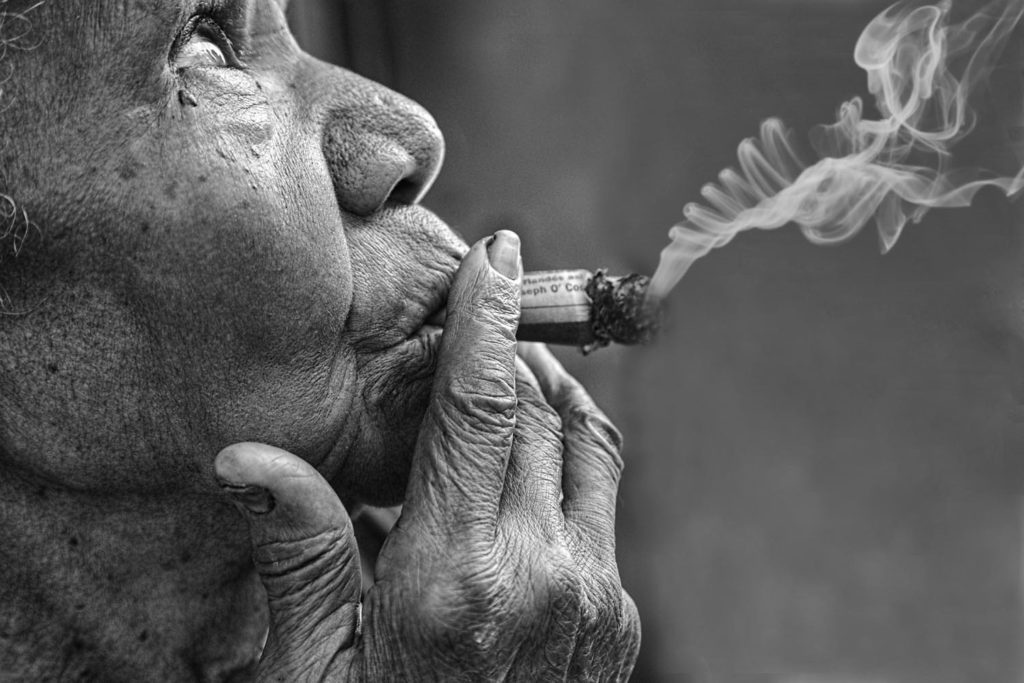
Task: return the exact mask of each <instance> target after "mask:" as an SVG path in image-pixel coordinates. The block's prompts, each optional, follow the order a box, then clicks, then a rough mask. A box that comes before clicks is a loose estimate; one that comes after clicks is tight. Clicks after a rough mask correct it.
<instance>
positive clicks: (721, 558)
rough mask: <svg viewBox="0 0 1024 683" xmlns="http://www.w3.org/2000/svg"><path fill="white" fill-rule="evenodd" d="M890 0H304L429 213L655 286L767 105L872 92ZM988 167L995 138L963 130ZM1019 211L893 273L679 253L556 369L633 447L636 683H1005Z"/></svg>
mask: <svg viewBox="0 0 1024 683" xmlns="http://www.w3.org/2000/svg"><path fill="white" fill-rule="evenodd" d="M885 6H886V3H879V2H867V1H865V2H856V1H854V0H847V1H845V2H843V1H839V0H835V1H831V2H827V1H825V0H806V1H804V2H798V1H796V0H788V1H783V0H776V1H774V2H768V1H766V0H747V1H745V2H740V1H737V0H719V1H714V0H661V1H658V0H633V1H631V2H628V3H626V2H622V1H621V0H558V1H557V2H556V1H555V0H521V1H519V2H497V1H495V0H432V1H430V2H428V1H426V0H383V1H380V0H348V1H342V0H305V2H296V3H295V6H294V7H293V8H292V10H291V14H292V18H293V20H294V25H295V27H296V31H297V33H298V35H299V37H300V41H301V42H302V43H303V44H304V45H305V46H306V47H307V48H308V49H310V50H311V51H313V52H314V53H315V54H318V55H320V56H322V57H324V58H326V59H329V60H331V61H335V62H338V63H342V64H345V65H347V66H349V67H350V68H352V69H354V70H356V71H358V72H360V73H363V74H365V75H368V76H370V77H372V78H375V79H377V80H380V81H382V82H384V83H386V84H388V85H390V86H391V87H393V88H395V89H396V90H399V91H400V92H403V93H405V94H407V95H409V96H411V97H413V98H414V99H416V100H418V101H419V102H420V103H422V104H423V105H424V106H426V107H427V109H429V110H430V111H431V112H432V113H433V114H434V116H435V117H436V118H437V120H438V122H439V124H440V126H441V128H442V130H443V131H444V132H445V135H446V139H447V143H448V154H447V161H446V165H445V169H444V170H443V171H442V174H441V177H440V179H439V180H438V182H437V184H436V185H435V187H434V189H433V190H432V192H431V193H430V195H428V197H427V200H426V202H425V203H426V204H427V205H428V206H429V207H431V208H432V209H434V210H435V211H436V212H438V213H439V214H440V215H441V216H442V217H444V218H445V219H446V220H448V221H449V222H450V224H452V225H453V226H454V227H456V228H457V229H458V230H460V231H461V232H463V233H464V235H465V236H466V238H467V239H468V240H473V239H476V238H478V237H480V236H483V235H485V234H489V233H491V232H493V231H494V230H495V229H497V228H512V229H515V230H517V231H518V232H519V233H520V234H521V235H522V237H523V239H524V245H525V246H524V259H525V262H526V267H527V268H528V269H533V270H536V269H543V268H556V267H588V268H596V267H602V266H604V267H609V268H611V269H612V270H613V271H616V272H628V271H644V272H650V271H651V270H653V268H654V265H655V264H656V260H657V255H658V252H659V250H660V249H661V248H662V246H663V245H664V244H665V242H666V233H667V230H668V228H669V227H670V226H671V225H672V224H673V223H674V222H676V221H677V220H679V218H680V217H681V214H680V210H681V207H682V205H683V204H684V203H686V202H687V201H691V200H693V199H695V198H697V197H698V191H699V188H700V186H701V185H702V184H704V183H705V182H707V181H709V180H713V179H714V178H715V177H716V176H717V174H718V171H719V170H720V169H721V168H722V167H724V166H727V165H731V164H734V163H735V156H734V154H735V147H736V144H737V143H738V142H739V140H740V139H742V138H743V137H746V136H749V135H753V134H754V133H756V131H757V127H758V124H759V122H760V121H761V120H762V119H763V118H765V117H768V116H773V115H777V116H780V117H782V118H783V119H784V120H785V121H786V122H787V123H788V124H789V125H790V126H791V127H793V128H794V129H796V130H806V129H807V128H809V127H810V126H811V125H813V124H815V123H819V122H828V121H831V120H833V118H834V113H835V109H836V107H837V106H838V104H839V103H840V102H842V101H843V100H845V99H847V98H849V97H850V96H852V95H857V94H861V95H864V94H866V88H865V78H864V75H863V73H862V72H860V71H859V69H858V68H857V67H856V65H855V64H854V63H853V60H852V51H853V46H854V44H855V42H856V39H857V36H858V35H859V33H860V31H861V29H862V28H863V26H864V25H865V24H866V23H867V22H868V21H869V20H870V19H871V17H872V16H874V14H876V13H877V12H878V11H879V10H881V9H882V8H883V7H885ZM981 133H982V135H981V138H982V143H979V144H983V145H989V146H991V147H987V146H985V147H982V148H979V149H978V150H976V153H977V155H978V156H981V157H985V156H986V155H989V154H999V153H1000V152H999V150H1000V149H1001V148H1002V147H1005V144H1004V143H1005V135H1006V131H1005V130H1003V129H1001V128H999V127H992V129H991V130H982V131H981ZM1020 219H1021V214H1020V211H1019V206H1018V205H1015V204H1013V203H1011V202H1008V201H1007V200H1006V199H1005V198H1003V197H1001V196H1000V195H999V194H998V193H996V192H987V191H986V192H983V193H982V194H981V195H979V197H978V200H977V201H976V203H975V206H974V207H973V208H971V209H960V210H953V211H946V212H942V213H933V214H931V215H930V216H929V217H928V218H927V219H926V220H925V221H924V222H923V223H922V224H921V225H918V226H912V227H911V228H909V229H908V230H907V232H906V233H905V234H904V236H903V238H902V240H901V241H900V243H899V244H898V245H897V246H896V248H895V250H894V251H893V252H892V253H890V254H888V255H885V256H882V255H880V253H879V249H878V244H877V238H876V236H875V235H874V234H872V233H871V232H870V230H868V231H865V232H864V233H863V234H861V235H859V236H858V237H857V238H855V239H854V240H852V241H850V242H848V243H846V244H844V245H842V246H839V247H833V248H819V247H814V246H812V245H810V244H808V243H807V242H805V241H804V240H803V238H802V237H801V236H800V235H799V234H798V232H797V231H796V230H794V229H792V228H783V229H780V230H778V231H775V232H771V233H762V232H759V233H756V234H753V233H751V234H745V235H742V236H740V237H739V238H738V239H736V240H735V241H734V242H733V243H732V244H731V245H730V246H729V247H727V248H726V249H723V250H720V251H716V252H713V253H712V254H711V255H709V256H708V257H707V258H705V259H703V260H702V261H700V262H698V263H697V264H696V265H695V266H694V268H693V269H692V270H691V272H690V274H689V275H688V276H687V277H686V279H684V281H683V283H682V284H681V285H680V287H679V289H677V291H676V292H675V296H674V298H673V299H672V301H671V302H670V311H669V314H670V321H671V326H670V329H669V331H668V333H667V334H666V335H664V337H663V338H662V339H661V340H660V341H659V342H658V343H657V344H656V345H655V346H653V347H651V348H646V349H606V350H603V351H601V352H599V353H597V354H595V355H593V356H591V357H587V358H583V357H581V356H580V355H579V353H578V352H575V351H573V350H565V351H562V352H560V356H561V357H562V358H563V359H564V360H565V362H566V363H567V364H568V365H569V366H570V367H571V369H572V370H573V371H574V372H575V373H576V374H577V375H578V376H580V377H581V378H582V379H583V380H584V381H585V383H586V384H587V385H588V387H589V388H590V389H591V391H592V393H593V394H594V395H595V397H596V398H597V399H598V401H599V402H600V403H601V404H602V405H603V406H604V407H605V409H606V410H607V412H608V413H609V414H610V415H611V416H612V417H613V419H614V420H615V421H616V423H617V424H618V425H619V426H620V427H621V428H622V430H623V432H624V433H625V436H626V443H627V445H626V450H625V457H626V460H627V470H626V474H625V479H624V481H623V485H622V490H621V501H620V511H619V556H620V566H621V571H622V575H623V581H624V583H625V584H626V586H627V588H628V589H629V590H630V592H631V593H632V595H633V596H635V598H636V601H637V603H638V605H639V607H640V610H641V615H642V618H643V623H644V646H643V651H642V655H641V661H640V663H639V666H638V668H637V672H636V674H635V676H634V680H637V681H679V682H686V683H698V682H699V683H705V682H707V683H710V682H711V681H715V682H719V683H754V682H757V683H768V682H772V683H811V682H814V683H869V682H870V683H964V682H967V683H989V682H991V683H1008V682H1010V681H1016V680H1020V679H1021V673H1022V666H1021V665H1022V653H1024V651H1022V648H1021V642H1022V641H1021V637H1022V635H1024V634H1022V631H1024V629H1022V615H1024V603H1022V595H1021V587H1022V571H1024V568H1022V564H1021V559H1022V544H1024V525H1022V521H1024V495H1022V492H1024V468H1022V466H1021V454H1022V448H1021V446H1022V440H1024V411H1022V408H1021V402H1020V401H1021V398H1022V396H1024V384H1022V379H1024V375H1022V365H1024V346H1022V336H1021V335H1022V331H1024V330H1022V322H1024V320H1022V317H1021V306H1022V303H1024V299H1022V296H1021V295H1022V278H1021V271H1022V265H1021V264H1022V261H1021V246H1022V244H1021V243H1022V241H1021V235H1020V232H1019V224H1020Z"/></svg>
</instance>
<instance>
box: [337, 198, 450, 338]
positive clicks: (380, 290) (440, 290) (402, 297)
mask: <svg viewBox="0 0 1024 683" xmlns="http://www.w3.org/2000/svg"><path fill="white" fill-rule="evenodd" d="M350 226H352V227H350V229H349V231H348V232H349V234H350V250H351V252H352V258H353V265H354V272H353V274H354V276H355V283H354V284H355V285H356V287H355V290H356V291H355V300H354V302H353V303H354V308H353V311H352V314H351V317H350V321H349V322H350V323H351V326H350V327H349V329H350V330H351V331H353V332H355V334H356V335H357V336H358V337H359V338H361V343H360V346H361V347H362V348H363V349H365V350H369V351H372V350H373V349H374V348H376V349H378V350H380V349H382V348H386V347H388V346H392V345H395V344H401V343H402V342H404V341H407V340H410V339H415V338H418V337H421V336H422V335H423V333H424V332H429V331H431V330H429V329H427V328H437V327H441V326H443V324H444V321H445V309H446V306H447V302H448V293H449V290H450V289H451V285H452V281H453V280H454V278H455V273H456V271H457V270H458V268H459V264H460V263H461V261H462V257H463V256H464V255H465V253H466V252H467V251H468V247H467V246H466V244H465V242H464V241H463V240H462V239H461V238H459V236H458V235H457V234H456V233H455V232H454V231H452V230H451V229H450V228H449V227H448V225H447V224H446V223H445V222H444V221H442V220H441V219H440V218H438V217H437V216H436V215H434V214H433V213H432V212H431V211H428V210H427V209H424V208H422V207H420V206H389V207H387V208H386V209H384V210H383V211H381V212H379V213H378V214H375V215H374V217H373V219H372V221H367V222H366V223H365V224H360V223H359V222H355V223H354V224H352V223H350Z"/></svg>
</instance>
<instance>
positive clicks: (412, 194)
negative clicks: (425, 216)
mask: <svg viewBox="0 0 1024 683" xmlns="http://www.w3.org/2000/svg"><path fill="white" fill-rule="evenodd" d="M422 192H423V183H421V182H419V181H418V180H416V179H414V178H402V179H401V180H399V181H398V182H397V183H395V186H394V187H393V188H392V189H391V195H390V196H389V197H388V199H390V200H391V201H392V202H395V203H396V204H415V203H416V202H418V201H419V199H420V195H421V194H422Z"/></svg>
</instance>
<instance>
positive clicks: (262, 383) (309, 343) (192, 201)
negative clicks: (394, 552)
mask: <svg viewBox="0 0 1024 683" xmlns="http://www.w3.org/2000/svg"><path fill="white" fill-rule="evenodd" d="M293 171H294V169H290V168H289V166H288V165H286V164H275V163H273V162H272V161H271V160H270V159H269V158H267V157H266V156H264V160H260V159H249V160H248V162H247V163H246V164H243V165H240V166H238V165H235V164H231V163H226V164H224V165H222V166H221V167H220V168H212V169H206V170H204V171H202V172H196V174H197V175H196V176H195V177H196V181H194V182H191V181H189V180H188V177H189V176H188V175H187V174H182V175H181V176H180V177H179V182H178V185H177V189H176V195H175V196H174V197H171V196H168V195H167V194H166V193H163V194H161V195H160V196H159V202H157V203H156V206H155V207H154V206H153V203H154V202H153V201H152V197H151V200H150V202H148V203H149V204H150V206H149V207H144V210H143V211H140V215H145V216H146V219H145V220H146V226H147V228H146V236H145V239H144V240H142V243H141V245H140V248H139V249H138V250H137V252H136V253H135V254H133V257H132V259H131V270H130V278H129V282H128V286H127V287H126V297H127V299H128V302H129V306H130V307H131V308H132V309H133V311H135V312H136V314H137V315H138V316H140V317H141V318H142V319H143V320H144V327H145V329H146V330H147V331H148V333H149V335H150V337H151V340H152V345H153V348H154V349H155V353H154V358H153V363H154V364H156V365H159V366H161V368H162V374H164V375H166V374H168V373H170V374H172V375H176V377H175V379H174V380H173V382H174V387H173V393H174V394H175V396H171V397H168V400H169V401H172V402H174V403H175V404H176V405H184V406H188V410H189V412H190V418H191V419H193V420H195V421H196V423H197V424H201V425H203V429H204V430H206V431H208V432H209V433H210V434H211V438H212V439H214V440H218V439H219V440H221V442H222V443H221V444H220V445H223V442H226V441H231V440H238V439H260V440H267V441H271V442H272V443H275V445H279V446H282V447H285V448H289V449H291V450H294V451H296V452H298V453H299V454H300V455H307V454H308V455H311V456H312V455H313V454H315V452H317V451H322V450H323V449H325V448H326V447H327V446H326V445H327V444H328V442H330V440H331V439H332V438H333V437H334V435H333V434H332V433H330V432H331V430H336V429H337V425H338V418H337V413H338V411H339V410H342V409H343V407H344V403H345V402H346V400H347V399H346V397H345V395H344V386H345V385H346V384H347V381H346V377H347V374H348V369H349V367H350V366H351V365H352V364H351V363H350V362H348V361H347V360H346V359H345V357H344V354H345V351H344V348H343V346H342V344H341V340H342V335H343V329H344V325H345V320H346V318H347V316H348V312H349V308H350V306H351V299H352V276H351V272H350V265H349V253H348V246H347V243H346V241H345V236H344V231H343V229H342V226H341V224H340V218H339V215H338V212H337V209H336V207H335V206H334V204H333V202H334V199H333V196H332V195H331V194H330V192H316V191H315V190H313V189H312V188H317V187H322V185H323V180H322V179H319V178H317V177H315V176H314V174H312V173H310V172H308V171H306V172H301V171H294V172H293ZM147 184H148V183H147ZM327 187H328V188H329V187H330V186H329V185H328V186H327ZM154 370H157V368H154Z"/></svg>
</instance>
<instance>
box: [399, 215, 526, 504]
mask: <svg viewBox="0 0 1024 683" xmlns="http://www.w3.org/2000/svg"><path fill="white" fill-rule="evenodd" d="M520 271H521V268H520V266H519V238H518V237H517V236H516V235H515V233H512V232H509V231H504V230H503V231H499V232H498V233H497V234H496V235H495V236H494V238H493V239H492V240H491V241H490V242H489V243H488V242H486V241H481V242H477V243H476V244H475V245H473V248H472V249H470V251H469V253H468V254H467V255H466V257H465V258H464V259H463V261H462V265H461V266H460V267H459V272H458V273H457V274H456V276H455V281H454V282H453V284H452V290H451V293H450V294H449V296H448V317H447V319H446V320H445V326H444V333H443V336H442V338H441V345H440V350H439V352H438V361H437V371H436V373H435V375H434V385H433V389H432V392H431V399H430V405H429V407H428V409H427V414H426V416H425V417H424V421H423V425H422V427H421V429H420V434H419V439H418V441H417V443H416V452H415V455H414V456H413V465H412V472H411V474H410V477H409V486H408V489H407V490H406V501H405V509H404V511H403V517H405V518H407V519H409V518H415V517H416V516H417V515H440V516H441V517H442V518H443V519H444V520H445V522H446V523H450V522H452V521H458V520H459V519H463V520H464V521H469V522H475V521H480V520H486V521H493V520H496V518H497V508H498V501H499V499H500V497H501V490H502V488H503V483H504V479H505V470H506V468H507V466H508V458H509V453H510V450H511V447H512V435H513V428H514V427H515V412H516V380H515V375H516V341H515V331H516V327H517V326H518V324H519V284H520Z"/></svg>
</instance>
